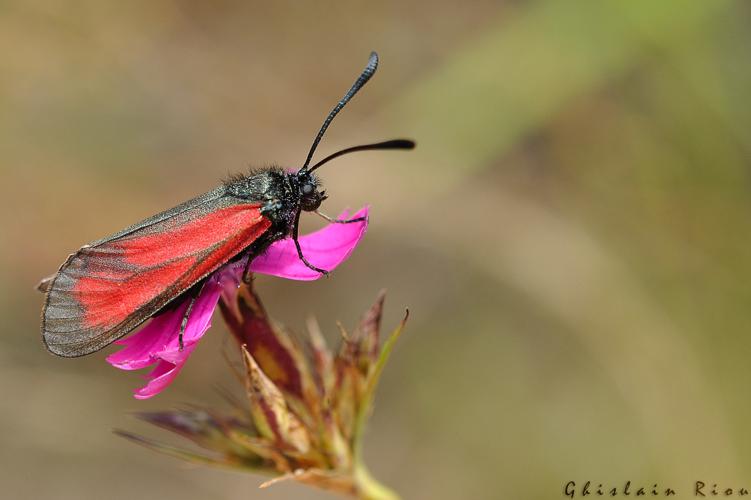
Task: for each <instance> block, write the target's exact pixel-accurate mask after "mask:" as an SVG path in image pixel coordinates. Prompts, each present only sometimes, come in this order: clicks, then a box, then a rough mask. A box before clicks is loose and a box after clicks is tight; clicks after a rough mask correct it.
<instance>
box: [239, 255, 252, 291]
mask: <svg viewBox="0 0 751 500" xmlns="http://www.w3.org/2000/svg"><path fill="white" fill-rule="evenodd" d="M252 261H253V256H252V255H251V254H250V252H248V261H247V262H246V263H245V267H244V268H243V278H242V279H243V283H245V284H246V285H250V282H251V281H253V275H252V274H251V272H250V263H251V262H252Z"/></svg>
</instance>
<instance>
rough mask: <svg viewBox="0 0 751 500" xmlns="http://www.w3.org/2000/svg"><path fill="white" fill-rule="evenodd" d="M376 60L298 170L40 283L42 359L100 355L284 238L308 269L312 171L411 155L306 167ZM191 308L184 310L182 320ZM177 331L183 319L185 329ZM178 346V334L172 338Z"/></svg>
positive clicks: (243, 181)
mask: <svg viewBox="0 0 751 500" xmlns="http://www.w3.org/2000/svg"><path fill="white" fill-rule="evenodd" d="M377 67H378V55H377V54H376V53H375V52H373V53H371V55H370V59H369V61H368V65H367V66H366V67H365V69H364V70H363V72H362V73H361V74H360V76H359V77H358V78H357V80H356V81H355V83H354V84H353V85H352V87H351V88H350V89H349V91H347V93H346V94H345V95H344V97H343V98H342V99H341V100H340V101H339V102H338V103H337V105H336V106H334V108H333V109H332V110H331V112H330V113H329V115H328V116H327V117H326V119H325V120H324V122H323V125H322V126H321V129H320V130H319V131H318V135H316V138H315V140H314V141H313V144H312V145H311V147H310V151H309V152H308V156H307V158H306V159H305V163H304V164H303V165H302V167H300V168H299V169H298V170H297V171H294V170H289V169H283V168H279V167H268V168H262V169H257V170H254V171H252V172H251V173H250V174H248V175H237V176H235V177H232V178H231V179H230V180H228V181H227V182H225V183H223V184H222V185H221V186H219V187H217V188H216V189H213V190H211V191H209V192H208V193H205V194H202V195H200V196H198V197H196V198H193V199H192V200H189V201H186V202H185V203H183V204H181V205H178V206H176V207H174V208H171V209H169V210H166V211H164V212H162V213H160V214H157V215H154V216H153V217H149V218H148V219H146V220H144V221H141V222H139V223H137V224H134V225H132V226H130V227H129V228H126V229H124V230H122V231H120V232H118V233H115V234H113V235H112V236H109V237H107V238H104V239H101V240H98V241H95V242H93V243H89V244H88V245H84V246H83V247H81V248H80V249H79V250H78V251H77V252H75V253H74V254H72V255H70V256H69V257H68V259H67V260H66V261H65V262H64V263H63V265H62V266H60V269H59V270H58V271H57V273H56V274H55V275H53V276H51V277H49V278H46V279H44V280H42V282H41V283H40V284H39V290H40V291H43V292H45V293H46V299H45V303H44V309H43V311H42V338H43V341H44V343H45V345H46V346H47V349H49V350H50V352H52V353H54V354H57V355H59V356H64V357H77V356H84V355H86V354H91V353H92V352H95V351H98V350H99V349H102V348H104V347H106V346H107V345H109V344H111V343H112V342H114V341H116V340H117V339H119V338H121V337H123V336H124V335H126V334H128V333H130V332H132V331H133V330H135V329H136V328H137V327H138V326H140V325H141V324H142V323H144V322H145V321H146V320H147V319H149V318H150V317H152V316H154V315H155V314H157V313H159V312H160V311H162V310H164V309H165V308H167V307H169V305H170V303H172V302H173V301H175V300H176V299H177V298H179V297H181V296H183V295H184V294H190V293H193V291H194V290H196V289H198V288H199V287H200V284H201V283H202V282H203V280H205V279H206V278H207V276H208V275H209V274H211V273H212V272H214V271H216V270H217V269H218V268H219V267H221V266H223V265H224V264H227V263H228V262H231V261H234V260H239V259H241V258H245V257H247V264H246V265H245V276H246V277H247V276H248V272H249V265H250V262H251V260H252V259H253V257H255V256H257V255H260V254H261V253H263V251H264V250H265V249H266V248H267V247H268V246H269V245H270V244H271V243H273V242H275V241H277V240H281V239H284V238H288V237H291V238H292V239H293V240H294V242H295V246H296V248H297V254H298V257H299V258H300V260H301V261H302V262H303V263H304V264H305V265H306V266H308V267H309V268H310V269H313V270H314V271H316V272H319V273H321V274H323V275H326V274H328V273H327V271H326V270H325V269H320V268H318V267H316V265H315V262H308V260H307V259H306V258H305V255H303V252H302V249H301V248H300V243H299V241H298V226H299V221H300V214H301V213H302V212H316V213H318V214H319V215H321V216H323V217H324V218H326V219H328V220H329V221H330V222H333V223H341V224H346V223H349V222H355V221H360V220H362V219H350V220H337V219H331V218H329V217H327V216H325V215H323V214H322V213H320V212H318V207H319V206H320V205H321V202H323V200H325V199H326V194H325V191H323V190H322V189H321V183H320V181H319V180H318V178H317V177H316V175H315V174H314V171H315V170H317V169H318V168H319V167H321V166H322V165H324V164H325V163H327V162H329V161H331V160H333V159H334V158H338V157H339V156H342V155H345V154H348V153H353V152H355V151H366V150H375V149H412V148H413V147H414V146H415V144H414V142H412V141H410V140H406V139H396V140H390V141H385V142H379V143H375V144H365V145H360V146H354V147H350V148H346V149H343V150H341V151H338V152H336V153H333V154H331V155H329V156H327V157H326V158H324V159H322V160H321V161H319V162H318V163H315V164H313V165H312V166H311V160H312V158H313V153H315V150H316V148H317V146H318V143H319V142H320V141H321V138H322V137H323V135H324V133H325V132H326V129H327V128H328V127H329V125H330V124H331V121H332V120H333V119H334V117H335V116H336V115H337V113H339V111H341V109H342V108H343V107H344V106H345V105H346V104H347V102H348V101H349V100H350V99H352V97H353V96H354V95H355V94H356V93H357V92H358V91H359V90H360V89H361V88H362V87H363V85H365V84H366V83H367V82H368V80H370V78H371V77H372V76H373V74H374V73H375V71H376V68H377ZM189 310H190V307H189V308H188V313H186V317H187V314H189ZM183 327H184V322H183ZM180 342H181V343H180V345H181V346H182V330H181V332H180Z"/></svg>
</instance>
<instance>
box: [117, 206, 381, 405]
mask: <svg viewBox="0 0 751 500" xmlns="http://www.w3.org/2000/svg"><path fill="white" fill-rule="evenodd" d="M367 215H368V207H364V208H363V209H361V210H360V211H359V212H357V213H356V214H354V215H353V216H352V217H353V218H355V217H367ZM347 217H348V215H347V211H344V212H342V214H340V215H339V218H340V219H345V218H347ZM367 227H368V221H367V220H365V221H362V222H354V223H352V224H329V225H328V226H326V227H325V228H323V229H320V230H318V231H316V232H314V233H311V234H308V235H304V236H301V237H300V246H301V248H302V250H303V254H304V255H305V258H306V259H308V261H309V262H311V263H312V264H313V265H315V266H317V267H320V268H322V269H326V270H327V271H331V270H333V269H334V268H336V267H337V266H338V265H339V264H341V263H342V262H344V261H345V260H346V259H347V258H348V257H349V256H350V254H351V253H352V251H353V250H354V249H355V247H356V246H357V244H358V243H359V242H360V240H361V239H362V237H363V235H364V234H365V231H366V230H367ZM246 262H247V259H240V260H238V261H235V262H233V263H231V264H227V265H225V266H224V267H222V268H220V269H219V270H218V271H216V272H215V273H214V274H213V275H211V277H210V278H209V279H208V280H207V281H206V283H205V284H204V285H203V287H202V288H201V291H200V293H199V294H198V297H197V298H196V301H195V303H194V304H193V309H192V310H191V312H190V316H189V317H188V322H187V324H186V326H185V332H184V334H183V350H182V351H181V350H180V346H179V339H178V337H179V333H180V325H181V323H182V320H183V317H184V316H185V312H186V310H187V308H188V305H189V304H190V297H187V296H186V297H184V298H183V299H182V301H181V302H180V303H179V304H177V305H176V306H174V307H172V308H171V309H170V310H169V311H166V312H163V313H162V314H160V315H158V316H156V317H154V318H153V319H151V320H150V321H149V323H147V324H146V326H144V327H143V328H142V329H141V330H140V331H139V332H137V333H136V334H134V335H131V336H130V337H128V338H125V339H123V340H120V341H118V342H116V343H117V344H118V345H122V346H124V347H123V349H121V350H120V351H118V352H116V353H113V354H111V355H110V356H108V357H107V362H108V363H110V364H111V365H112V366H114V367H116V368H119V369H121V370H139V369H141V368H146V367H147V366H150V365H153V366H154V368H153V369H152V371H151V372H150V373H149V374H148V375H146V377H145V378H146V380H148V383H147V384H146V385H145V386H144V387H142V388H140V389H138V390H136V391H135V393H134V396H135V397H136V398H137V399H147V398H150V397H152V396H155V395H157V394H158V393H159V392H161V391H162V390H164V388H165V387H167V386H168V385H169V384H170V383H172V381H173V380H174V379H175V377H177V375H178V374H179V373H180V370H182V367H183V365H185V362H186V361H187V360H188V357H190V355H191V353H192V352H193V349H195V347H196V344H197V343H198V341H199V340H200V339H201V337H203V335H204V333H206V331H207V330H208V329H209V327H210V326H211V316H212V314H213V312H214V309H215V308H216V305H217V302H218V301H219V297H220V296H221V295H222V294H224V295H225V296H227V297H229V298H230V300H227V303H232V302H233V300H231V297H230V296H231V295H232V294H234V293H236V290H237V287H238V286H239V284H240V279H241V277H242V273H243V270H244V269H245V263H246ZM250 269H251V271H253V272H257V273H261V274H269V275H272V276H279V277H282V278H289V279H295V280H304V281H310V280H316V279H318V278H320V276H321V275H320V274H319V273H317V272H315V271H313V270H312V269H310V268H308V267H307V266H306V265H305V264H303V263H302V261H300V259H299V257H298V255H297V249H296V248H295V244H294V242H293V241H292V239H291V238H287V239H284V240H282V241H278V242H276V243H273V244H272V245H271V246H270V247H269V248H268V250H267V251H266V252H265V253H264V254H263V255H260V256H258V257H256V258H255V259H254V260H253V262H252V263H251V265H250Z"/></svg>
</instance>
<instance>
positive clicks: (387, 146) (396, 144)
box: [307, 139, 415, 172]
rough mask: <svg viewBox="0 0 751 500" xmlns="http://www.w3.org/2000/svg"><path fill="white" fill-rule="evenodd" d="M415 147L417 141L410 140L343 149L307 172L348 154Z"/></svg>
mask: <svg viewBox="0 0 751 500" xmlns="http://www.w3.org/2000/svg"><path fill="white" fill-rule="evenodd" d="M414 147H415V141H410V140H409V139H393V140H390V141H385V142H378V143H376V144H363V145H361V146H352V147H351V148H347V149H342V150H341V151H337V152H336V153H333V154H330V155H328V156H327V157H326V158H324V159H323V160H321V161H319V162H318V163H316V164H315V165H313V166H312V167H310V168H308V169H307V171H308V172H312V171H313V170H315V169H317V168H318V167H320V166H321V165H323V164H324V163H328V162H329V161H331V160H333V159H334V158H338V157H340V156H342V155H346V154H348V153H354V152H355V151H368V150H372V149H414Z"/></svg>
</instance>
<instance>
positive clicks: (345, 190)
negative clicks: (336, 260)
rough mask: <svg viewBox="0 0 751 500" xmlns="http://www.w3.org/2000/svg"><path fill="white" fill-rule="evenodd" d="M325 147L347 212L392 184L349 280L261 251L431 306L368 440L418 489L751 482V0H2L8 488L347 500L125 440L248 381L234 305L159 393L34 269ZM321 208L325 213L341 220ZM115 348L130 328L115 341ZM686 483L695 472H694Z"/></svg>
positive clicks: (0, 199) (312, 303)
mask: <svg viewBox="0 0 751 500" xmlns="http://www.w3.org/2000/svg"><path fill="white" fill-rule="evenodd" d="M372 49H376V50H378V51H379V53H380V55H381V63H382V64H381V67H380V70H379V72H378V74H377V75H376V77H375V78H374V79H373V81H372V82H371V83H370V84H369V85H368V86H367V87H366V88H365V90H364V91H363V92H362V93H361V94H360V95H359V96H358V97H357V98H356V99H355V100H354V101H353V102H352V103H351V104H350V105H349V106H348V108H347V109H345V110H344V111H343V112H342V114H340V115H339V117H338V118H337V120H336V121H335V122H334V124H333V126H332V127H331V128H330V131H329V133H328V136H327V138H326V139H325V140H324V142H323V144H322V146H321V148H320V149H319V153H318V155H319V157H322V156H323V155H324V154H328V153H330V152H333V151H335V150H336V149H337V148H341V147H345V146H350V145H353V144H359V143H364V142H369V141H377V140H382V139H388V138H393V137H400V136H406V137H412V138H414V139H416V140H417V141H418V149H417V150H416V151H415V152H413V153H397V152H382V153H361V154H360V155H358V156H349V157H347V158H346V160H345V159H342V160H339V161H337V162H336V163H334V164H331V165H328V166H327V167H326V168H325V169H322V171H321V173H322V177H323V178H324V180H325V182H326V188H327V191H328V193H329V194H330V198H329V200H328V201H327V202H326V206H325V208H326V210H327V211H328V212H329V213H337V212H338V211H339V210H340V209H341V208H344V207H347V206H349V207H359V206H361V205H363V204H365V203H369V204H371V205H372V207H373V208H372V224H371V227H370V231H369V233H368V235H367V238H366V239H365V240H364V242H363V244H362V245H361V246H360V247H359V248H358V250H357V251H356V253H355V254H354V255H353V257H352V258H351V259H350V260H349V261H348V262H347V263H346V264H345V265H343V266H341V267H340V268H339V269H338V270H337V272H336V273H335V274H334V275H333V276H332V277H331V278H330V279H328V280H321V281H320V282H316V283H298V282H290V281H282V280H279V279H271V278H260V279H259V280H258V283H259V285H258V287H259V291H260V293H261V295H262V296H263V297H264V298H265V301H266V305H267V307H268V308H269V309H270V311H271V313H272V314H273V315H274V316H275V317H276V318H278V319H280V320H282V321H284V322H285V323H286V324H287V325H289V326H291V327H292V328H293V329H297V330H301V329H302V326H303V323H304V319H305V317H306V316H307V315H308V314H311V313H313V314H315V315H317V317H318V318H319V320H320V321H321V323H322V325H323V326H324V327H326V328H327V330H328V333H329V334H331V338H332V339H333V338H335V333H336V330H335V321H336V320H337V319H340V320H342V321H343V322H344V323H345V324H346V325H352V324H353V323H354V322H355V321H356V319H357V317H358V316H359V314H360V312H361V311H363V310H364V309H365V308H366V307H367V306H368V305H369V304H370V303H371V302H372V300H373V299H374V297H375V295H376V293H377V291H378V290H379V289H380V288H382V287H386V288H388V289H389V296H388V298H387V311H388V315H387V318H386V323H385V326H386V327H391V325H393V324H395V323H396V321H397V320H398V318H399V317H400V316H401V314H402V311H403V308H404V307H406V306H409V307H410V309H411V311H412V316H411V318H410V323H409V325H408V328H407V331H406V333H405V335H404V337H403V339H402V341H401V343H400V345H399V346H398V347H397V349H396V351H395V353H394V356H393V357H392V359H391V362H390V365H389V366H388V367H387V370H386V372H385V376H384V380H383V384H382V386H381V388H380V391H379V394H378V397H377V406H376V412H375V415H374V418H373V419H372V421H371V424H370V427H369V431H368V435H367V438H366V455H367V460H368V463H369V465H370V468H371V469H372V471H373V472H374V474H375V475H376V477H378V478H379V479H380V480H382V481H383V482H384V483H386V484H388V485H390V486H393V487H394V488H395V489H397V490H398V491H400V492H401V493H402V494H403V495H404V497H405V498H410V499H412V498H416V499H458V498H468V499H497V498H516V499H520V498H521V499H536V498H540V499H547V498H562V497H563V495H562V489H563V485H564V484H565V482H567V481H569V480H575V481H577V482H578V483H583V482H584V481H586V480H592V481H594V482H605V483H606V484H615V485H621V484H623V483H624V482H625V481H626V480H631V481H633V482H634V483H636V484H644V485H646V486H651V485H652V484H653V483H659V484H660V485H661V486H671V487H673V488H675V489H677V490H678V491H679V493H680V494H681V495H683V497H686V498H688V497H690V496H691V495H690V488H691V485H692V482H693V481H695V480H703V481H705V482H707V483H710V484H711V483H714V482H719V483H720V484H721V485H723V486H724V485H727V486H730V487H734V488H737V487H739V486H745V487H747V488H750V489H751V473H750V472H749V470H751V468H750V466H751V433H749V432H748V425H749V424H748V421H749V418H750V417H751V403H750V402H749V397H748V391H747V387H748V384H749V382H751V365H750V363H749V359H751V330H750V329H749V326H751V311H749V306H748V304H749V302H750V301H751V287H749V278H751V234H750V229H749V216H751V196H750V195H751V173H750V172H749V165H750V163H749V162H750V160H751V133H750V132H749V131H750V130H751V106H750V105H749V98H751V90H750V89H751V59H749V50H750V49H751V6H749V4H748V2H744V1H742V0H735V1H733V0H712V1H696V2H685V1H680V0H673V1H668V0H663V1H660V2H655V1H653V0H639V1H630V2H601V1H598V0H590V1H572V2H561V1H555V0H528V1H521V0H517V1H510V0H509V1H505V2H493V1H489V0H487V1H474V2H468V3H463V4H461V5H459V4H457V3H456V2H446V1H439V2H428V1H422V0H419V1H414V2H408V3H405V2H391V1H387V2H305V3H302V2H288V1H282V2H240V1H219V2H211V3H209V2H182V1H177V0H173V1H167V0H150V1H135V2H112V1H94V0H90V1H71V2H55V1H51V0H48V1H43V0H26V1H20V0H10V1H5V2H2V3H0V171H1V172H2V183H1V184H0V190H1V191H0V203H2V209H1V210H0V224H1V227H2V230H1V231H0V242H1V243H0V245H1V246H0V252H1V255H2V259H0V313H1V314H2V325H3V326H2V335H0V391H1V392H2V397H0V487H2V490H3V494H2V496H3V498H9V499H16V498H23V499H26V498H44V499H53V498H54V499H101V498H108V499H133V498H181V499H185V500H188V499H206V498H217V499H247V498H268V499H281V498H328V496H326V495H324V494H322V493H318V492H314V491H311V490H308V489H307V488H305V487H303V486H298V485H295V484H282V485H279V486H275V487H274V488H272V489H270V490H265V491H259V490H256V486H257V485H258V484H260V482H261V481H262V478H260V477H258V476H252V475H243V474H239V473H231V472H225V471H219V470H213V469H202V468H190V467H186V466H185V465H183V464H182V463H179V462H178V461H176V460H173V459H170V458H166V457H162V456H158V455H155V454H153V453H151V452H149V451H147V450H144V449H141V448H139V447H136V446H134V445H132V444H131V443H128V442H125V441H124V440H122V439H120V438H117V437H116V436H114V435H112V434H111V432H110V430H111V429H112V428H113V427H120V428H127V429H131V430H136V431H139V432H143V433H146V434H148V435H151V436H159V433H158V432H157V431H155V430H152V429H148V428H145V426H143V425H141V424H139V423H138V422H136V421H134V420H133V419H132V418H130V417H128V415H127V414H128V412H130V411H133V410H144V409H151V410H156V409H162V408H170V407H172V406H174V405H175V404H178V403H181V402H199V403H204V402H216V403H217V404H220V403H219V398H218V397H217V395H216V393H215V389H214V388H215V386H217V385H221V386H224V387H234V382H233V380H232V378H231V375H230V374H229V371H228V369H227V367H226V365H225V363H224V361H223V360H222V358H221V356H220V350H221V347H222V343H223V341H224V339H225V338H226V332H225V330H224V328H223V326H222V325H221V321H220V320H219V319H218V318H216V321H215V326H214V328H213V329H212V331H210V333H209V334H208V335H207V337H206V339H205V341H204V342H202V344H201V345H200V347H199V348H198V349H197V351H196V353H195V354H194V356H193V357H192V358H191V360H190V361H189V363H188V365H187V366H186V368H185V370H184V371H183V373H182V374H181V375H180V377H179V378H178V380H177V382H176V383H175V384H174V385H173V386H172V387H170V388H169V390H167V391H166V392H165V393H164V394H162V395H160V396H158V397H156V398H154V399H151V400H148V401H144V402H139V401H136V400H134V399H132V397H131V395H130V392H131V389H132V388H135V387H137V386H138V385H139V384H140V383H141V380H140V379H139V378H138V376H137V375H135V374H132V373H131V374H126V373H122V372H119V371H118V370H115V369H113V368H111V367H110V366H109V365H107V364H106V363H105V361H104V356H105V354H106V353H99V354H96V355H92V356H90V357H87V358H84V359H77V360H66V359H58V358H55V357H52V356H51V355H48V354H47V353H46V352H45V350H44V348H43V347H42V345H41V343H40V340H39V326H38V317H39V311H40V308H41V303H42V297H41V296H40V295H38V294H36V293H35V292H34V290H33V286H34V284H35V283H36V281H37V280H38V279H39V278H41V277H42V276H45V275H47V274H49V273H50V272H52V271H54V270H55V269H56V268H57V266H58V265H59V264H60V263H61V262H62V261H63V260H64V258H65V256H66V255H67V254H68V253H70V252H71V251H73V250H75V249H76V248H78V247H79V246H80V245H81V244H83V243H86V242H87V241H90V240H94V239H97V238H99V237H101V236H104V235H107V234H109V233H112V232H114V231H116V230H118V229H120V228H122V227H125V226H127V225H129V224H131V223H133V222H135V221H137V220H140V219H142V218H144V217H146V216H148V215H151V214H152V213H155V212H157V211H160V210H163V209H165V208H167V207H170V206H173V205H175V204H177V203H179V202H181V201H183V200H185V199H187V198H189V197H192V196H194V195H196V194H198V193H200V192H203V191H206V190H208V189H210V188H212V187H214V186H215V185H216V184H217V182H218V181H219V180H220V179H222V178H223V177H225V176H226V175H227V173H228V172H235V171H241V170H243V169H245V168H247V166H248V165H265V164H269V163H274V162H277V163H279V164H282V165H289V166H295V165H298V164H299V163H300V162H301V161H302V160H303V159H304V157H305V154H306V153H307V150H308V147H309V145H310V141H311V140H312V139H313V136H314V134H315V132H316V131H317V130H318V127H319V125H320V123H321V121H322V120H323V118H324V117H325V115H326V113H327V112H328V111H329V109H330V108H331V106H332V105H333V104H334V103H335V102H336V101H337V99H339V97H340V96H341V94H342V93H343V92H344V91H345V90H346V88H348V86H349V85H350V84H351V81H352V80H353V79H354V77H355V76H356V75H357V73H358V72H359V71H360V70H361V69H362V67H363V65H364V64H365V62H366V59H367V56H368V53H369V51H370V50H372ZM312 219H314V217H308V220H307V221H306V227H307V228H314V227H317V225H319V222H318V221H316V220H312ZM109 351H111V350H108V352H109ZM679 498H680V496H679Z"/></svg>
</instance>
